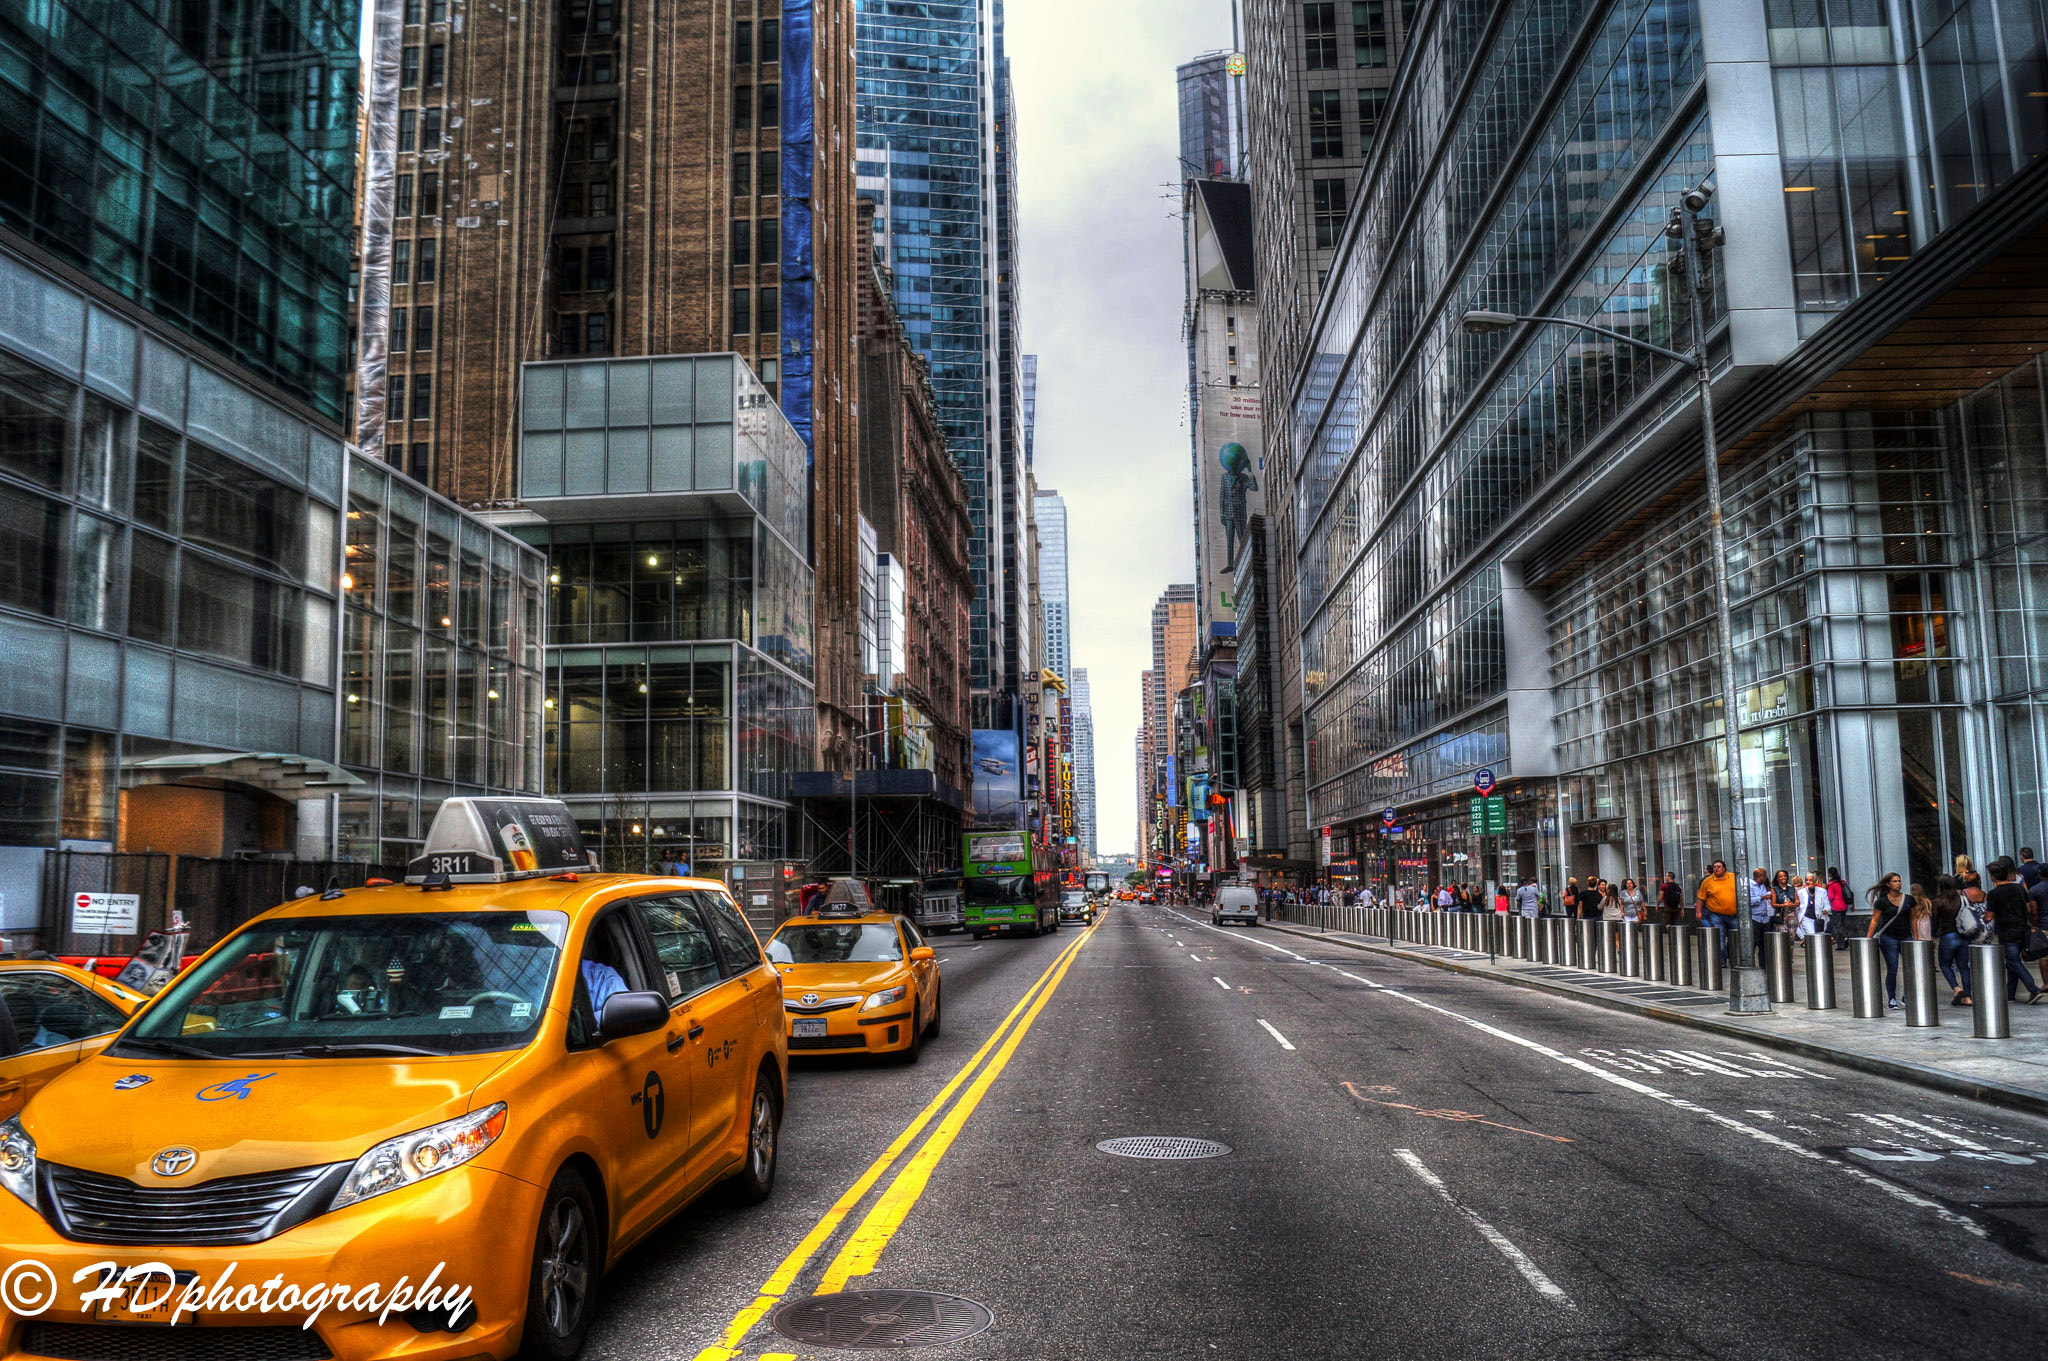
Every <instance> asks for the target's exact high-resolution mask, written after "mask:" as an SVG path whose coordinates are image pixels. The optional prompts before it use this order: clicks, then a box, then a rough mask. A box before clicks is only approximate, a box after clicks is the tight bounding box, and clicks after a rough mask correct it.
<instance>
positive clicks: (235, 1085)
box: [195, 1073, 277, 1101]
mask: <svg viewBox="0 0 2048 1361" xmlns="http://www.w3.org/2000/svg"><path fill="white" fill-rule="evenodd" d="M276 1076H277V1074H276V1073H251V1074H249V1075H248V1076H247V1077H237V1078H229V1079H228V1080H227V1081H226V1082H216V1083H214V1084H213V1085H212V1086H211V1087H201V1088H200V1089H199V1090H198V1092H197V1093H195V1095H197V1096H198V1098H199V1099H200V1100H201V1101H225V1100H227V1099H228V1098H229V1097H231V1096H232V1097H233V1098H235V1100H237V1101H247V1100H248V1099H249V1088H250V1084H252V1083H257V1082H261V1081H263V1079H264V1078H267V1077H276Z"/></svg>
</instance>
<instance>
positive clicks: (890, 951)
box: [768, 922, 903, 964]
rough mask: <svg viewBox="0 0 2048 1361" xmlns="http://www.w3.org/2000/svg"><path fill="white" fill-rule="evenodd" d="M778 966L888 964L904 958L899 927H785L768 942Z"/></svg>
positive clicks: (849, 924) (856, 924)
mask: <svg viewBox="0 0 2048 1361" xmlns="http://www.w3.org/2000/svg"><path fill="white" fill-rule="evenodd" d="M768 958H769V959H771V960H773V961H774V962H775V963H777V964H887V963H890V962H892V961H895V960H900V959H902V958H903V942H902V941H900V940H898V939H897V937H896V928H895V927H893V926H885V925H882V924H881V923H878V922H865V923H863V922H843V923H839V924H836V925H826V924H824V923H822V922H821V923H817V924H815V925H807V926H786V927H784V928H783V929H782V930H780V931H777V932H776V933H775V936H774V938H773V939H771V940H770V941H769V942H768Z"/></svg>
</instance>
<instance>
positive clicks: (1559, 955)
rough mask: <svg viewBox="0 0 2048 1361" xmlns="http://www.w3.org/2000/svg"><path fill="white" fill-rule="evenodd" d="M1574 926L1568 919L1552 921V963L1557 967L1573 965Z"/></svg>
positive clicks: (1560, 918)
mask: <svg viewBox="0 0 2048 1361" xmlns="http://www.w3.org/2000/svg"><path fill="white" fill-rule="evenodd" d="M1571 940H1572V924H1571V921H1570V920H1569V919H1568V918H1565V917H1552V918H1551V919H1550V962H1551V963H1552V964H1557V965H1566V964H1569V963H1571V958H1572V945H1571Z"/></svg>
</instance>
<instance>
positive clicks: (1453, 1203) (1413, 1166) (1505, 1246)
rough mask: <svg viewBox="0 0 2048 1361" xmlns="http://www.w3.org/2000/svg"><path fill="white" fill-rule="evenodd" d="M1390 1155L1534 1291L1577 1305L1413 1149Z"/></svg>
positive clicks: (1564, 1302) (1397, 1150)
mask: <svg viewBox="0 0 2048 1361" xmlns="http://www.w3.org/2000/svg"><path fill="white" fill-rule="evenodd" d="M1394 1156H1395V1157H1397V1158H1399V1159H1400V1160H1401V1161H1402V1162H1403V1163H1405V1164H1406V1165H1407V1167H1408V1170H1409V1171H1410V1172H1413V1173H1414V1174H1415V1175H1416V1176H1418V1177H1420V1178H1421V1179H1422V1184H1423V1185H1425V1186H1427V1187H1428V1188H1429V1189H1430V1190H1432V1191H1434V1192H1436V1193H1437V1194H1438V1195H1439V1196H1442V1197H1443V1201H1444V1204H1446V1205H1448V1206H1450V1207H1451V1208H1452V1209H1453V1210H1456V1211H1457V1212H1458V1213H1459V1214H1461V1215H1463V1216H1465V1218H1466V1219H1467V1220H1469V1221H1471V1224H1472V1227H1473V1228H1475V1229H1477V1230H1479V1236H1480V1237H1482V1238H1484V1239H1485V1240H1486V1241H1487V1242H1489V1243H1491V1244H1493V1245H1494V1247H1496V1248H1498V1249H1499V1250H1500V1255H1501V1256H1503V1257H1505V1258H1507V1259H1508V1265H1510V1266H1512V1267H1514V1269H1515V1270H1517V1271H1519V1272H1521V1273H1522V1279H1523V1280H1525V1281H1527V1282H1528V1283H1529V1284H1530V1285H1533V1286H1535V1287H1536V1293H1537V1294H1539V1295H1544V1296H1547V1297H1548V1298H1550V1299H1553V1300H1556V1301H1557V1302H1558V1303H1559V1304H1562V1305H1563V1306H1564V1307H1565V1308H1567V1309H1576V1308H1578V1307H1579V1306H1577V1305H1576V1304H1573V1303H1572V1297H1571V1296H1570V1295H1567V1294H1565V1293H1564V1290H1563V1288H1562V1287H1560V1286H1559V1285H1558V1283H1557V1282H1556V1281H1553V1280H1551V1279H1550V1278H1549V1277H1548V1276H1546V1275H1544V1274H1543V1271H1542V1269H1541V1268H1540V1267H1538V1266H1537V1265H1536V1264H1535V1263H1534V1262H1532V1261H1530V1260H1529V1254H1528V1253H1526V1252H1523V1251H1522V1250H1521V1249H1520V1248H1518V1247H1516V1246H1515V1245H1514V1244H1513V1243H1511V1242H1509V1241H1508V1236H1507V1235H1506V1234H1504V1233H1502V1232H1501V1231H1500V1230H1499V1229H1496V1228H1495V1227H1493V1225H1491V1224H1489V1223H1487V1222H1486V1221H1485V1220H1483V1219H1481V1218H1480V1217H1479V1215H1478V1213H1477V1212H1476V1211H1474V1210H1473V1209H1472V1208H1471V1207H1470V1206H1469V1205H1465V1204H1462V1203H1461V1202H1460V1201H1459V1200H1458V1198H1457V1197H1456V1196H1454V1195H1452V1194H1451V1188H1450V1187H1448V1186H1446V1185H1444V1179H1443V1178H1442V1177H1439V1176H1438V1175H1437V1174H1436V1173H1434V1172H1432V1171H1430V1170H1429V1168H1428V1167H1426V1166H1424V1165H1423V1161H1422V1159H1420V1158H1418V1157H1416V1156H1415V1153H1414V1150H1412V1149H1406V1148H1397V1149H1395V1150H1394Z"/></svg>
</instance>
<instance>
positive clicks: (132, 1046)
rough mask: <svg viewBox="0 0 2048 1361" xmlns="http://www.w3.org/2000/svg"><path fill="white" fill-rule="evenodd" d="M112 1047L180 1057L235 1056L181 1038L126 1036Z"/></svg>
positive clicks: (217, 1057) (214, 1057) (219, 1057)
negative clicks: (201, 1046) (204, 1047)
mask: <svg viewBox="0 0 2048 1361" xmlns="http://www.w3.org/2000/svg"><path fill="white" fill-rule="evenodd" d="M114 1047H115V1048H116V1049H121V1050H136V1049H139V1050H141V1051H142V1052H143V1053H145V1054H175V1055H177V1056H178V1057H179V1058H181V1059H224V1058H233V1057H235V1055H232V1054H223V1053H220V1052H219V1051H218V1050H213V1049H202V1048H200V1047H199V1046H198V1045H196V1044H186V1043H185V1042H184V1041H183V1040H157V1039H149V1038H136V1037H134V1036H127V1037H124V1038H123V1039H121V1040H120V1041H119V1042H118V1043H116V1044H115V1046H114Z"/></svg>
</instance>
